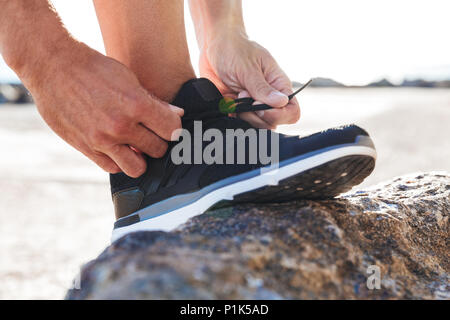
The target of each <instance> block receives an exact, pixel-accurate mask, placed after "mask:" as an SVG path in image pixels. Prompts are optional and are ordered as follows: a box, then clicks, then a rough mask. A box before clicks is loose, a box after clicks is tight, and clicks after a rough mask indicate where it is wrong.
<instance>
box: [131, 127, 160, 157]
mask: <svg viewBox="0 0 450 320" xmlns="http://www.w3.org/2000/svg"><path fill="white" fill-rule="evenodd" d="M128 141H129V142H128V144H129V145H130V146H131V148H132V149H135V150H139V151H140V152H143V153H145V154H147V155H149V156H150V157H153V158H161V157H162V156H163V155H164V154H165V153H166V151H167V147H168V145H167V142H166V141H164V140H162V139H161V138H160V137H158V136H157V135H156V134H154V133H153V132H151V131H150V130H148V129H147V128H146V127H144V126H143V125H139V124H138V125H137V127H136V129H135V131H134V132H133V135H132V136H131V137H130V139H129V140H128ZM138 153H139V152H138Z"/></svg>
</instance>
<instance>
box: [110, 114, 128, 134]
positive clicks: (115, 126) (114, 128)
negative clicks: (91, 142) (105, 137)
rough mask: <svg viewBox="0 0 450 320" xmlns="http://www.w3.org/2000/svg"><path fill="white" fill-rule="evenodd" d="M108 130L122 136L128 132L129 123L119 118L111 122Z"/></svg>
mask: <svg viewBox="0 0 450 320" xmlns="http://www.w3.org/2000/svg"><path fill="white" fill-rule="evenodd" d="M110 130H111V133H112V135H113V136H116V137H122V136H126V135H127V134H128V133H129V130H130V125H129V123H128V121H126V120H125V119H123V118H119V119H116V120H115V121H113V122H112V123H111V125H110Z"/></svg>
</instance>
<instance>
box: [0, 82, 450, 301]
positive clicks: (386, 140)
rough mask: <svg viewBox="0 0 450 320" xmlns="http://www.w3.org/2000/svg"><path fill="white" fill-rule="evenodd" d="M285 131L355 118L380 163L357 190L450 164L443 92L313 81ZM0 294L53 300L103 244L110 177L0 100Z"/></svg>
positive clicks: (449, 121)
mask: <svg viewBox="0 0 450 320" xmlns="http://www.w3.org/2000/svg"><path fill="white" fill-rule="evenodd" d="M300 104H301V106H302V119H301V120H300V122H299V123H298V124H295V125H292V126H289V127H287V126H283V127H281V128H280V130H281V131H283V132H290V133H295V132H297V133H301V134H304V133H306V132H313V131H317V130H321V129H325V128H327V127H330V126H333V125H340V124H344V123H352V122H353V123H356V124H359V125H361V126H362V127H364V128H366V129H367V130H368V131H369V133H370V134H371V135H372V137H373V139H374V141H375V144H376V146H377V150H378V155H379V158H378V162H377V166H376V169H375V171H374V173H373V175H372V176H370V177H369V178H368V179H367V180H366V181H365V182H364V183H363V184H362V185H361V186H359V187H358V188H364V186H368V185H371V184H374V183H377V182H380V181H382V180H386V179H389V178H391V177H394V176H397V175H401V174H405V173H410V172H416V171H430V170H446V171H450V160H449V159H450V139H449V137H450V90H444V89H313V88H309V89H308V90H305V91H304V92H303V93H302V94H301V96H300ZM0 145H1V146H2V151H1V153H0V155H1V156H0V283H1V286H0V299H29V298H37V299H60V298H63V297H64V294H65V292H66V290H67V289H68V288H69V287H70V286H71V282H72V279H73V278H74V276H75V275H76V273H77V272H78V270H79V266H80V265H81V264H83V263H85V262H87V261H89V260H90V259H93V258H95V257H96V255H97V254H98V253H100V252H101V250H103V248H104V247H105V246H107V245H108V243H109V236H110V232H111V228H112V224H113V208H112V204H111V197H110V193H109V185H108V176H107V174H105V173H104V172H102V171H101V170H100V169H98V168H97V167H96V166H95V165H94V164H92V163H91V162H90V161H89V160H87V159H86V158H84V156H83V155H81V154H80V153H78V152H77V151H75V150H73V149H72V148H71V147H70V146H69V145H67V144H66V143H65V142H64V141H62V140H61V139H60V138H59V137H57V136H56V135H55V134H54V133H53V132H52V131H51V130H50V129H49V128H48V127H47V126H46V125H45V123H44V122H43V121H42V120H41V119H40V117H39V115H38V113H37V111H36V108H35V107H34V106H33V105H25V106H10V105H0Z"/></svg>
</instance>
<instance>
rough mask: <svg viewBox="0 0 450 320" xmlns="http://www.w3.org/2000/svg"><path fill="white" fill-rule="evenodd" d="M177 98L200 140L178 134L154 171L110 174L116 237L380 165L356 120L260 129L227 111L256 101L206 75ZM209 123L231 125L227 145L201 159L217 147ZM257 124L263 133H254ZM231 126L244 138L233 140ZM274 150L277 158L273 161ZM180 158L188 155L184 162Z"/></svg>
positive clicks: (358, 176)
mask: <svg viewBox="0 0 450 320" xmlns="http://www.w3.org/2000/svg"><path fill="white" fill-rule="evenodd" d="M250 102H251V101H250ZM172 104H174V105H176V106H179V107H182V108H183V109H184V110H185V115H184V117H183V120H182V125H183V128H184V129H185V130H186V131H185V132H187V133H190V134H191V135H192V139H191V140H192V141H200V145H199V144H197V145H195V143H193V144H192V146H191V149H184V150H183V152H178V151H179V147H180V143H181V142H182V141H180V143H177V142H172V143H170V145H169V149H168V152H167V153H166V155H165V156H164V157H162V158H159V159H154V158H150V157H147V171H146V172H145V173H144V174H143V175H142V176H141V177H139V178H136V179H133V178H130V177H128V176H126V175H125V174H123V173H119V174H113V175H111V176H110V181H111V192H112V198H113V203H114V208H115V214H116V218H117V221H116V222H115V224H114V230H113V237H112V240H113V241H115V240H116V239H118V238H120V237H121V236H123V235H125V234H127V233H130V232H135V231H145V230H163V231H169V230H172V229H174V228H176V227H177V226H179V225H180V224H182V223H184V222H186V221H187V220H188V219H189V218H191V217H194V216H196V215H199V214H202V213H203V212H205V211H206V210H208V209H209V208H211V207H220V206H231V205H233V204H236V203H243V202H252V203H264V202H283V201H291V200H298V199H327V198H333V197H335V196H337V195H339V194H341V193H343V192H346V191H348V190H350V189H351V188H352V187H353V186H355V185H357V184H359V183H361V182H362V181H363V180H364V178H366V177H367V176H368V175H369V174H370V173H371V172H372V171H373V169H374V167H375V160H376V151H375V147H374V145H373V143H372V140H371V139H370V137H369V135H368V133H367V132H366V131H365V130H363V129H361V128H359V127H358V126H356V125H347V126H342V127H338V128H332V129H328V130H326V131H323V132H318V133H315V134H312V135H309V136H305V137H299V136H288V135H284V134H278V133H275V132H272V131H268V130H259V129H255V128H253V127H252V126H251V125H250V124H249V123H247V122H246V121H244V120H241V119H239V118H234V117H229V116H228V114H227V112H226V110H231V111H235V112H236V109H238V108H241V110H245V111H249V110H252V109H251V108H252V106H251V103H249V104H247V105H242V104H238V105H236V103H235V102H234V101H230V100H229V99H224V98H223V97H222V95H221V93H220V92H219V90H218V89H217V88H216V87H215V86H214V84H213V83H212V82H211V81H209V80H207V79H204V78H200V79H193V80H190V81H188V82H187V83H185V84H184V85H183V87H182V88H181V89H180V91H179V93H178V95H177V97H176V98H175V100H174V101H173V102H172ZM236 106H237V107H236ZM257 108H258V107H257ZM259 108H260V110H261V108H264V107H259ZM224 110H225V112H224ZM199 128H200V129H199ZM198 129H199V130H200V132H198V131H196V130H198ZM210 129H213V131H211V130H210ZM208 130H210V132H214V133H216V134H218V133H223V141H222V140H221V139H222V138H217V137H216V138H215V139H216V140H220V142H221V143H219V144H218V145H216V146H220V145H221V144H222V146H225V147H224V148H223V150H222V151H218V149H216V150H215V151H214V152H211V153H210V154H211V155H212V156H213V157H214V159H215V160H216V161H215V162H213V163H211V161H199V160H205V159H199V158H198V155H199V153H198V152H196V150H195V148H197V149H198V148H200V156H201V155H202V151H205V152H206V151H207V148H210V149H211V147H210V144H208V143H209V142H211V141H212V140H213V139H211V137H209V139H205V136H203V139H202V137H199V135H200V136H201V135H204V134H205V133H206V132H207V131H208ZM252 130H253V132H256V137H255V134H248V132H251V131H252ZM227 132H233V134H234V137H235V138H236V139H235V140H231V142H230V140H227V138H228V137H229V136H228V135H227ZM264 132H265V133H266V135H264V134H261V135H260V134H259V133H264ZM264 136H265V138H264ZM252 138H254V139H256V140H252ZM199 139H200V140H199ZM180 140H181V139H180ZM182 140H183V142H186V141H184V140H185V139H184V138H183V139H182ZM192 141H191V142H192ZM208 145H209V147H208ZM238 145H239V146H238ZM175 150H177V152H174V151H175ZM197 151H198V150H197ZM262 151H265V153H264V152H262ZM256 154H257V155H258V156H256ZM269 154H270V156H269ZM174 155H176V156H177V157H178V158H174ZM260 155H265V156H264V157H260ZM268 157H269V158H270V159H272V160H273V159H275V161H272V162H270V163H268V162H267V159H268ZM179 158H182V159H184V160H187V161H184V162H181V163H180V161H179Z"/></svg>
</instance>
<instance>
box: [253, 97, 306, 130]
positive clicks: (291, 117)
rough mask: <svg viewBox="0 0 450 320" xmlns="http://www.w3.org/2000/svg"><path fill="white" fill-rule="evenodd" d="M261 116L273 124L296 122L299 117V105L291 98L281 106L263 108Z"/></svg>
mask: <svg viewBox="0 0 450 320" xmlns="http://www.w3.org/2000/svg"><path fill="white" fill-rule="evenodd" d="M261 118H262V119H263V120H264V121H266V122H267V123H270V124H271V125H274V126H277V125H280V124H293V123H296V122H297V121H298V120H299V119H300V107H299V105H298V102H297V99H295V98H293V99H291V100H290V101H289V104H288V105H287V106H285V107H283V108H280V109H271V110H265V111H264V115H263V116H262V117H261Z"/></svg>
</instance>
